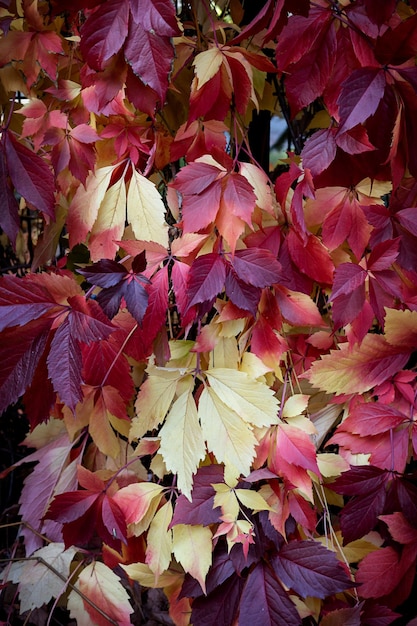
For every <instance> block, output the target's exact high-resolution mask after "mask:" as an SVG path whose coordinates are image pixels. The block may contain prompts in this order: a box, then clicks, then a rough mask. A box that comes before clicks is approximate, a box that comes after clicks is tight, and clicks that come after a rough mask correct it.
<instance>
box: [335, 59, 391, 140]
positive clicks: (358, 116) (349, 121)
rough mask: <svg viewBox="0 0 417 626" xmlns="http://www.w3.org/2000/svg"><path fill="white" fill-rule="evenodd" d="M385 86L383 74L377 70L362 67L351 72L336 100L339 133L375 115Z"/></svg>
mask: <svg viewBox="0 0 417 626" xmlns="http://www.w3.org/2000/svg"><path fill="white" fill-rule="evenodd" d="M385 85H386V79H385V73H384V71H383V70H381V69H379V68H368V67H363V68H360V69H358V70H355V71H354V72H352V74H351V75H350V76H349V78H348V79H346V80H345V82H344V83H343V87H342V91H341V94H340V96H339V100H338V103H339V112H340V118H341V119H340V129H339V132H340V133H342V132H344V131H347V130H350V129H351V128H353V127H354V126H357V125H358V124H362V123H363V122H365V120H367V119H368V117H370V116H371V115H373V114H374V113H375V111H376V110H377V107H378V104H379V103H380V101H381V99H382V97H383V95H384V91H385Z"/></svg>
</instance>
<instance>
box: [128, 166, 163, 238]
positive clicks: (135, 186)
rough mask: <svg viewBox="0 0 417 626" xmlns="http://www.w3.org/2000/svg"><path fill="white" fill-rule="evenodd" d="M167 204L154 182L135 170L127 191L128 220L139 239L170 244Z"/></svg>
mask: <svg viewBox="0 0 417 626" xmlns="http://www.w3.org/2000/svg"><path fill="white" fill-rule="evenodd" d="M164 215H165V206H164V203H163V202H162V198H161V196H160V194H159V192H158V190H157V189H156V187H155V185H154V183H153V182H152V181H150V180H149V179H147V178H145V176H143V175H142V174H140V173H139V172H138V171H137V170H135V169H134V170H133V172H132V178H131V180H130V183H129V189H128V192H127V220H128V222H129V223H130V224H131V225H132V230H133V233H134V234H135V235H136V237H137V238H138V239H144V240H145V241H155V242H156V243H159V244H161V245H162V246H164V247H167V245H168V227H167V224H166V222H165V219H164Z"/></svg>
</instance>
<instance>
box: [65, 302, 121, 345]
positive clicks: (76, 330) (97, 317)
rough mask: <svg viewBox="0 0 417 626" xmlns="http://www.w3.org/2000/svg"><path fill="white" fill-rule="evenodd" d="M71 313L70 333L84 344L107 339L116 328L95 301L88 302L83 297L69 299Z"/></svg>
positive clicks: (69, 316) (69, 317)
mask: <svg viewBox="0 0 417 626" xmlns="http://www.w3.org/2000/svg"><path fill="white" fill-rule="evenodd" d="M68 302H69V304H70V305H71V311H70V312H69V314H68V318H67V319H68V321H69V324H70V332H71V334H72V336H73V338H74V339H76V340H77V341H81V342H83V343H90V342H92V341H100V340H101V339H106V338H107V337H108V336H109V335H110V334H111V333H112V332H113V331H114V330H115V327H114V326H113V324H112V323H111V322H110V321H109V320H108V319H107V317H106V316H105V315H104V314H103V311H102V309H101V308H100V307H99V305H98V304H97V303H96V302H94V300H86V299H85V298H84V297H83V296H72V297H71V298H68Z"/></svg>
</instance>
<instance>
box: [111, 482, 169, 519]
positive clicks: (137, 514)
mask: <svg viewBox="0 0 417 626" xmlns="http://www.w3.org/2000/svg"><path fill="white" fill-rule="evenodd" d="M162 491H163V487H161V485H156V484H155V483H132V484H130V485H127V487H122V488H121V489H119V490H118V491H116V493H115V494H114V496H113V500H114V501H115V502H116V503H117V504H118V505H119V507H120V508H121V509H122V511H123V513H124V516H125V519H126V524H137V523H138V522H140V521H141V520H142V519H143V517H144V516H145V514H146V513H147V511H148V509H149V506H150V505H151V502H152V500H153V499H154V498H156V499H157V502H159V499H160V496H161V494H162Z"/></svg>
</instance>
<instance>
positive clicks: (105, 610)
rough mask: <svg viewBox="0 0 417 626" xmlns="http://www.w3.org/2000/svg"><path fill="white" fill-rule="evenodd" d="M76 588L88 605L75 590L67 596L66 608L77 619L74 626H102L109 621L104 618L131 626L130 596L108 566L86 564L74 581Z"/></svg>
mask: <svg viewBox="0 0 417 626" xmlns="http://www.w3.org/2000/svg"><path fill="white" fill-rule="evenodd" d="M75 588H76V589H78V590H79V591H80V592H81V593H82V594H83V595H84V596H86V598H88V599H89V600H90V602H91V604H90V603H89V602H87V601H86V600H84V599H83V598H82V597H81V596H80V595H79V594H78V593H77V592H76V591H74V590H73V591H71V593H70V594H69V596H68V605H67V606H68V609H69V611H70V614H71V617H72V618H74V619H76V620H77V626H96V625H97V626H103V625H104V624H106V623H108V621H109V620H108V619H106V618H105V616H107V617H108V618H110V619H111V620H113V621H114V622H116V623H117V624H118V625H119V626H131V621H130V614H131V613H132V611H133V609H132V607H131V605H130V603H129V595H128V593H127V591H126V590H125V589H124V587H123V586H122V584H121V582H120V578H119V576H116V574H115V573H114V572H113V571H112V570H111V569H110V568H109V567H107V565H104V563H100V562H99V561H95V562H93V563H90V564H89V565H87V567H85V568H84V569H83V571H82V572H81V574H80V575H79V577H78V579H77V581H76V582H75ZM95 607H97V608H95Z"/></svg>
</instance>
